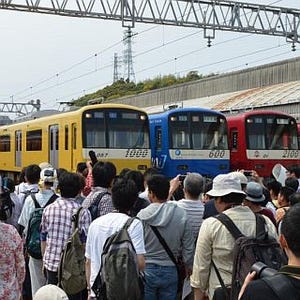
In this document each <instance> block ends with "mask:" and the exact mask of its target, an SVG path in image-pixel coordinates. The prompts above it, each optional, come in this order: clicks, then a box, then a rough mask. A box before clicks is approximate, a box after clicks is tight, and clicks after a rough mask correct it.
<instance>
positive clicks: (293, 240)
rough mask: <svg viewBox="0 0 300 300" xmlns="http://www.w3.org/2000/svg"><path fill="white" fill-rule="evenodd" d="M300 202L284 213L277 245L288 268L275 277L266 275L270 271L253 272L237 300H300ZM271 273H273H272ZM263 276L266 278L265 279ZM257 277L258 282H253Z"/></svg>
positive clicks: (247, 278) (283, 268)
mask: <svg viewBox="0 0 300 300" xmlns="http://www.w3.org/2000/svg"><path fill="white" fill-rule="evenodd" d="M299 226H300V203H298V204H295V205H294V206H292V207H291V208H290V209H289V210H288V211H287V212H286V214H285V216H284V218H283V220H282V225H281V234H280V236H279V242H280V245H281V247H282V248H283V249H284V251H285V253H286V255H287V257H288V265H286V266H283V267H282V268H281V269H280V270H279V271H278V272H273V274H274V273H275V275H271V276H268V275H267V274H270V272H266V271H270V269H268V268H266V269H265V271H264V270H262V271H259V269H256V271H252V272H251V273H249V275H248V276H247V277H246V279H245V282H244V285H243V287H242V289H241V292H240V295H239V300H252V299H255V300H283V299H289V300H292V299H295V300H296V299H300V231H299ZM271 273H272V272H271ZM264 274H266V276H264ZM256 278H258V279H257V280H255V279H256Z"/></svg>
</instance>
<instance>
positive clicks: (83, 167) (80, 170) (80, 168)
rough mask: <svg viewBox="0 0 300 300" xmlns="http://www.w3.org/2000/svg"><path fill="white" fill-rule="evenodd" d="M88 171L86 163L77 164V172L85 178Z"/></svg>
mask: <svg viewBox="0 0 300 300" xmlns="http://www.w3.org/2000/svg"><path fill="white" fill-rule="evenodd" d="M86 169H87V166H86V162H84V161H82V162H79V163H78V164H77V167H76V172H77V173H80V174H82V175H83V176H85V173H86Z"/></svg>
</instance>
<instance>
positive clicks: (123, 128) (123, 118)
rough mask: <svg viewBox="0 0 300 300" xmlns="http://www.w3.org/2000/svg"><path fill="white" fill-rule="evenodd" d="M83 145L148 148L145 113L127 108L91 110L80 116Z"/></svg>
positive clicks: (89, 146)
mask: <svg viewBox="0 0 300 300" xmlns="http://www.w3.org/2000/svg"><path fill="white" fill-rule="evenodd" d="M82 128H83V131H82V135H83V136H82V142H83V148H110V149H135V148H138V149H148V148H149V147H150V140H149V139H150V138H149V121H148V116H147V115H146V113H143V112H140V111H135V110H130V109H120V108H116V109H112V108H109V109H103V108H102V109H91V110H87V111H85V112H84V113H83V115H82Z"/></svg>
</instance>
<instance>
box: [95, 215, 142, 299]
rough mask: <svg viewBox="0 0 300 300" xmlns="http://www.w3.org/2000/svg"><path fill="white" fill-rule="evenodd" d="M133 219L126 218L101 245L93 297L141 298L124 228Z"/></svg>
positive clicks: (131, 250) (131, 245)
mask: <svg viewBox="0 0 300 300" xmlns="http://www.w3.org/2000/svg"><path fill="white" fill-rule="evenodd" d="M133 220H134V218H130V219H128V221H127V222H126V223H125V225H124V226H123V227H122V229H121V230H119V231H117V232H116V233H114V234H113V235H112V236H110V237H109V238H108V239H107V240H106V242H105V244H104V246H103V251H102V255H101V267H100V270H99V273H98V274H97V277H96V279H95V281H94V284H93V286H92V290H93V291H94V292H95V295H96V299H101V300H128V299H130V300H140V299H143V280H142V277H141V275H140V273H139V270H138V264H137V257H136V252H135V249H134V246H133V244H132V241H131V238H130V236H129V234H128V231H127V229H128V228H129V226H130V225H131V223H132V222H133Z"/></svg>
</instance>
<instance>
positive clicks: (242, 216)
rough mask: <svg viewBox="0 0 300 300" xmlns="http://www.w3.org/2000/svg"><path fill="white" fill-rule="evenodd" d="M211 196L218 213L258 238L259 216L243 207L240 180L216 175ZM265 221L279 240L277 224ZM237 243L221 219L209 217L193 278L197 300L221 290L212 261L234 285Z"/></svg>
mask: <svg viewBox="0 0 300 300" xmlns="http://www.w3.org/2000/svg"><path fill="white" fill-rule="evenodd" d="M207 194H208V195H210V196H212V197H214V199H215V206H216V209H217V210H218V212H219V213H224V214H226V215H227V216H228V217H230V219H231V220H232V221H233V222H234V223H235V225H236V226H237V227H238V228H239V230H240V231H241V232H242V233H243V234H244V235H245V236H253V237H254V236H255V234H256V219H255V214H254V213H253V212H252V211H251V210H250V208H249V207H247V206H243V205H242V202H243V200H244V198H245V196H246V194H245V192H243V191H242V190H241V184H240V180H239V179H238V178H237V177H236V176H235V175H233V174H225V175H224V174H221V175H218V176H216V177H215V178H214V180H213V187H212V189H211V190H210V191H208V192H207ZM265 219H266V226H267V230H268V233H269V235H270V236H272V237H275V238H277V233H276V229H275V227H274V225H273V224H272V222H271V221H270V220H269V219H268V218H265ZM234 243H235V241H234V238H233V236H232V235H231V233H230V232H229V231H228V230H227V229H226V227H225V226H224V225H223V224H222V223H221V222H220V221H219V220H218V219H216V218H208V219H205V220H204V221H203V223H202V225H201V227H200V232H199V236H198V240H197V246H196V252H195V257H194V265H193V273H192V276H191V278H190V281H191V286H192V287H193V288H194V296H195V297H194V299H195V300H202V299H205V297H206V296H207V295H208V297H209V299H212V298H213V295H214V291H215V289H216V288H218V287H220V282H219V280H218V277H217V275H216V272H215V270H214V267H213V265H212V261H213V262H214V263H215V265H216V267H217V269H218V270H219V273H220V275H221V278H222V279H223V281H224V283H225V285H227V284H230V283H231V277H232V268H233V247H234Z"/></svg>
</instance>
